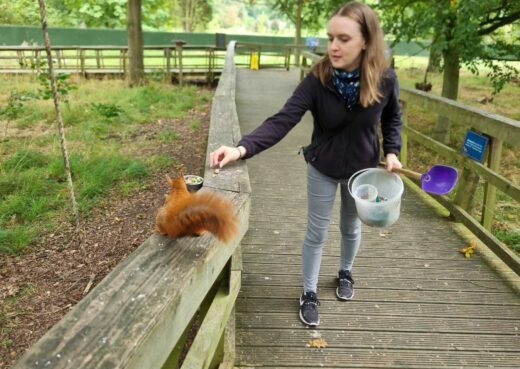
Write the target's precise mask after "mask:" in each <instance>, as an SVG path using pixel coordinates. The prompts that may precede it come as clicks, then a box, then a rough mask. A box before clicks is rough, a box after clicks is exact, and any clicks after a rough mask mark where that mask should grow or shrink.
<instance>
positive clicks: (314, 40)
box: [305, 37, 320, 49]
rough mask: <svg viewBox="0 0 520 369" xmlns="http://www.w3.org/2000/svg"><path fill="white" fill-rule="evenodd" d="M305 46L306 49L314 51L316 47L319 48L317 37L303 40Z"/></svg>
mask: <svg viewBox="0 0 520 369" xmlns="http://www.w3.org/2000/svg"><path fill="white" fill-rule="evenodd" d="M305 44H306V45H307V47H309V48H311V49H315V48H317V47H318V46H320V40H319V39H318V38H317V37H307V38H306V39H305Z"/></svg>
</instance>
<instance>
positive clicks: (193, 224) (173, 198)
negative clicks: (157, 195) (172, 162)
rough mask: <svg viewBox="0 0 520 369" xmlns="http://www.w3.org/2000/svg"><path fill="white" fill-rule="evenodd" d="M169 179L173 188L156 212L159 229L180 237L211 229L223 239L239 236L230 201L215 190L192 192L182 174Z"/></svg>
mask: <svg viewBox="0 0 520 369" xmlns="http://www.w3.org/2000/svg"><path fill="white" fill-rule="evenodd" d="M167 179H168V182H169V183H170V186H171V190H170V193H169V194H168V195H167V196H166V199H165V202H164V205H163V206H162V207H161V208H160V209H159V212H158V213H157V217H156V220H155V229H156V230H157V232H159V233H161V234H162V235H164V236H169V237H171V238H178V237H183V236H200V235H201V234H202V233H204V231H208V232H210V233H212V234H213V235H214V236H216V237H217V238H218V239H219V240H221V241H223V242H228V241H230V240H231V239H232V238H233V237H234V236H236V234H237V231H238V229H237V220H236V216H235V211H234V207H233V204H232V203H231V201H229V200H228V199H226V198H224V197H222V196H220V195H218V194H216V193H214V192H208V191H203V192H195V193H191V192H189V191H188V188H187V187H186V182H185V181H184V176H183V175H182V174H181V175H179V176H177V177H175V178H173V179H172V178H170V177H168V176H167Z"/></svg>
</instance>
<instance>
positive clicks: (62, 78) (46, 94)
mask: <svg viewBox="0 0 520 369" xmlns="http://www.w3.org/2000/svg"><path fill="white" fill-rule="evenodd" d="M55 78H56V90H57V91H58V95H59V96H60V99H61V100H62V101H64V102H65V103H68V102H69V99H68V95H69V92H70V91H72V90H75V89H77V87H76V86H75V85H73V84H71V83H70V82H69V79H70V74H64V73H58V74H56V75H55ZM38 81H39V82H40V86H41V89H40V91H39V92H40V97H41V98H42V99H44V100H49V99H50V98H52V89H51V82H50V81H51V75H50V72H49V70H48V69H47V70H46V71H43V72H41V73H40V74H39V75H38Z"/></svg>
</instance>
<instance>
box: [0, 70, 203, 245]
mask: <svg viewBox="0 0 520 369" xmlns="http://www.w3.org/2000/svg"><path fill="white" fill-rule="evenodd" d="M24 80H26V81H27V82H25V83H24ZM0 86H4V89H5V88H6V89H7V91H9V90H12V89H13V88H14V87H15V86H16V87H17V88H19V90H20V91H29V92H27V93H26V92H24V93H23V94H29V95H30V94H31V93H30V91H35V90H37V89H38V88H40V85H39V83H38V81H37V80H35V79H34V78H32V77H31V76H27V77H22V78H19V79H17V80H16V83H13V80H12V79H9V78H7V77H1V76H0ZM20 94H22V93H20ZM8 96H9V95H8V93H7V92H4V95H1V94H0V99H2V100H3V101H7V97H8ZM209 96H210V94H209V93H203V94H198V90H197V89H196V88H194V87H184V88H181V87H178V86H171V85H164V84H155V83H153V82H151V83H150V84H149V85H147V86H143V87H136V88H133V89H128V88H126V85H125V83H124V82H123V81H112V80H111V81H85V82H83V83H81V84H80V85H78V90H70V93H69V100H70V103H69V105H70V106H69V108H68V109H65V110H64V111H63V117H64V120H65V123H66V125H67V127H68V131H67V136H68V141H69V152H70V153H71V155H70V162H71V169H72V175H73V180H74V184H75V190H76V195H77V200H78V206H79V209H80V211H81V212H82V213H83V215H85V214H87V213H88V212H89V211H90V210H91V209H92V207H94V206H95V205H96V203H97V202H98V201H99V200H100V199H102V198H103V197H105V196H107V194H108V193H109V191H110V190H111V189H114V188H115V189H116V190H119V191H122V192H123V193H124V194H127V195H128V194H130V193H131V192H132V191H134V190H136V189H139V188H141V187H142V186H143V184H142V183H143V181H144V180H146V179H147V178H148V177H149V176H150V174H151V173H152V172H154V171H156V170H160V169H161V170H164V169H165V168H168V167H171V166H172V165H175V161H174V159H173V158H172V157H170V156H168V155H154V156H150V157H147V156H146V155H145V154H143V152H147V151H148V150H146V148H147V147H149V146H150V145H157V143H160V142H166V141H168V142H171V140H173V139H175V137H177V134H176V133H175V132H174V131H172V130H165V131H163V135H162V136H161V134H160V135H159V137H157V138H156V140H155V141H153V136H151V137H150V140H144V141H141V140H137V141H138V142H134V143H133V144H132V145H128V141H127V139H126V138H127V137H133V136H135V135H138V134H141V133H144V129H145V127H143V125H142V124H146V123H152V122H154V121H155V120H156V119H165V118H169V117H179V116H182V115H183V114H184V112H185V111H186V110H188V109H191V108H193V107H194V106H198V105H201V103H203V102H208V101H210V97H209ZM53 116H54V109H53V107H52V106H51V105H50V104H47V103H44V102H43V101H41V100H37V99H36V100H34V103H32V104H28V105H27V106H26V107H25V109H23V110H22V111H20V112H19V114H18V115H17V117H16V119H13V123H14V124H16V125H17V127H18V129H19V130H20V131H25V132H23V133H24V135H23V136H21V137H13V138H12V139H10V140H9V141H0V153H1V159H0V252H7V253H16V252H19V251H21V250H22V249H23V247H25V246H26V245H27V244H29V243H30V242H31V241H32V240H33V239H34V238H35V237H37V236H38V234H39V233H40V232H42V230H45V229H49V228H50V227H52V224H53V222H54V219H56V218H57V217H61V216H63V214H64V213H65V211H66V210H67V207H68V206H69V205H68V204H69V200H68V191H67V186H66V181H65V172H64V164H63V159H62V157H61V154H60V152H59V148H58V146H57V141H56V136H55V130H54V129H48V127H49V123H50V122H51V121H52V117H53ZM27 136H30V138H27ZM141 150H143V151H141Z"/></svg>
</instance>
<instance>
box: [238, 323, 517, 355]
mask: <svg viewBox="0 0 520 369" xmlns="http://www.w3.org/2000/svg"><path fill="white" fill-rule="evenodd" d="M316 337H321V338H323V339H324V340H325V341H326V342H327V344H328V346H327V348H342V349H343V350H345V351H344V352H346V351H347V350H348V349H351V348H356V349H369V350H387V349H388V350H389V349H393V350H405V351H406V350H428V351H430V350H433V351H437V350H442V351H455V350H456V351H466V352H470V351H474V352H479V351H480V352H482V351H484V352H512V353H516V354H520V337H518V336H516V337H511V336H504V335H492V334H479V335H476V334H472V335H467V334H457V333H449V334H445V335H443V336H442V339H439V335H438V334H431V333H419V332H400V333H399V334H396V333H395V332H385V331H381V332H364V331H355V330H339V329H335V330H322V329H319V330H318V329H316V330H314V329H305V328H300V329H297V328H293V329H269V328H258V329H251V330H239V331H238V332H237V345H238V346H242V347H247V346H249V347H255V346H256V347H299V348H303V347H308V346H309V341H310V340H311V339H312V338H316Z"/></svg>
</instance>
